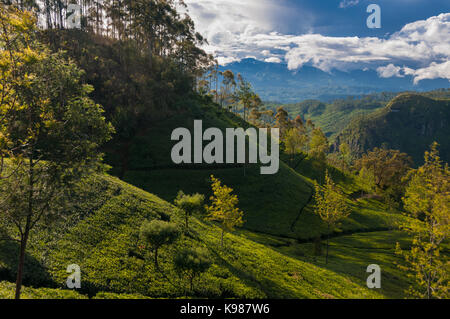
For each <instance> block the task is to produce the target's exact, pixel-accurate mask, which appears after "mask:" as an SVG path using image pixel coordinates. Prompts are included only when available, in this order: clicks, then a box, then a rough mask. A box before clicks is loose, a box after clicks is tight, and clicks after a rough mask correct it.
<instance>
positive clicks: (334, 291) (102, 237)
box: [2, 176, 383, 298]
mask: <svg viewBox="0 0 450 319" xmlns="http://www.w3.org/2000/svg"><path fill="white" fill-rule="evenodd" d="M93 193H95V196H92V194H93ZM74 196H75V197H74V202H77V203H79V205H75V206H74V207H73V208H72V209H73V214H74V215H76V216H77V218H76V219H72V220H71V221H70V222H68V224H65V225H61V227H58V228H57V229H56V230H53V231H52V232H51V234H50V233H47V232H46V231H44V230H41V231H40V232H39V233H38V234H35V236H34V237H33V238H32V243H31V245H30V256H29V258H36V260H37V261H38V262H39V263H40V265H41V267H42V271H44V272H46V273H47V274H48V275H49V276H50V278H51V280H52V284H51V285H50V286H51V287H54V288H58V287H64V285H65V282H66V278H67V276H68V274H67V273H66V268H67V266H68V265H70V264H74V263H76V264H78V265H79V266H80V267H81V269H82V290H81V291H80V293H82V294H83V295H87V296H95V295H97V297H108V296H109V297H120V296H117V295H114V294H139V295H141V296H148V297H158V298H161V297H171V298H175V297H183V296H184V295H185V281H184V280H182V279H180V277H179V276H178V274H177V273H176V272H175V271H174V269H173V263H172V259H173V257H174V254H175V253H176V251H177V250H179V249H181V248H182V247H198V246H200V247H206V248H207V249H208V250H209V253H210V255H211V258H212V260H213V262H214V265H213V267H211V269H210V270H209V271H208V272H207V273H206V274H205V275H204V276H203V277H202V278H201V279H200V281H198V282H197V285H196V287H197V290H196V292H195V296H196V297H209V298H217V297H225V298H232V297H237V298H266V297H269V298H324V297H327V298H382V297H383V295H382V294H381V293H379V292H377V291H372V290H368V289H367V288H365V287H364V285H362V284H361V283H360V282H357V281H353V280H352V279H351V277H350V276H349V275H346V274H339V273H337V272H335V271H333V270H328V269H325V268H324V267H321V266H318V265H313V264H311V263H308V262H305V261H301V260H299V259H296V258H294V257H291V256H288V255H285V254H282V253H281V252H279V251H276V250H275V249H273V248H271V247H268V246H265V245H263V244H259V243H257V242H255V241H252V240H250V239H249V238H248V237H247V236H245V235H243V234H239V233H236V234H227V235H226V236H225V242H226V247H225V248H224V249H221V248H219V246H220V244H219V243H220V238H219V237H220V236H219V234H220V231H219V228H218V227H216V226H215V225H213V224H211V223H207V222H203V221H202V219H201V217H200V216H195V217H194V218H193V219H192V222H191V225H192V230H191V232H190V234H188V235H184V236H183V237H182V238H181V239H180V240H179V241H178V242H177V243H176V244H175V245H174V246H172V247H167V248H163V249H161V253H160V267H161V270H162V271H161V272H160V271H157V270H156V269H155V268H154V266H153V263H152V261H151V260H147V261H146V260H144V258H143V254H144V252H143V251H142V250H140V248H139V246H140V245H141V243H140V242H139V240H138V230H139V226H140V225H141V223H142V222H143V221H144V220H152V219H164V220H168V219H170V220H171V221H172V222H175V223H177V224H179V225H180V227H181V225H182V224H183V216H182V214H181V212H180V211H178V210H177V209H175V208H174V207H173V206H171V205H170V204H168V203H167V202H165V201H163V200H161V199H159V198H158V197H156V196H154V195H152V194H149V193H146V192H144V191H142V190H140V189H137V188H135V187H133V186H130V185H128V184H126V183H124V182H121V181H120V180H118V179H116V178H112V177H109V176H94V177H92V178H91V179H90V181H89V183H88V184H87V185H86V186H85V188H84V190H83V191H81V190H80V192H79V193H77V194H75V195H74ZM75 199H76V200H75ZM49 238H51V239H52V240H48V239H49ZM14 257H15V256H14V255H10V256H3V257H2V258H10V259H11V260H13V259H14ZM12 266H13V265H12ZM13 269H14V268H12V269H9V270H10V271H11V272H14V271H13ZM29 270H30V269H28V268H26V272H28V273H29ZM30 275H31V276H33V274H30ZM34 286H35V287H39V284H38V283H36V284H35V285H34ZM9 289H12V288H11V287H10V288H9ZM49 293H50V292H49ZM105 293H113V295H108V294H105ZM42 294H44V292H42ZM38 297H39V296H38ZM74 297H75V296H74ZM130 297H132V296H130Z"/></svg>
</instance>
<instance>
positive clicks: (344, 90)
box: [220, 58, 450, 103]
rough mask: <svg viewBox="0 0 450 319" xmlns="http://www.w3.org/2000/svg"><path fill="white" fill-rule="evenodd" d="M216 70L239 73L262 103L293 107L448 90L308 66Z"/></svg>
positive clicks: (443, 84) (441, 84)
mask: <svg viewBox="0 0 450 319" xmlns="http://www.w3.org/2000/svg"><path fill="white" fill-rule="evenodd" d="M220 70H222V71H224V70H231V71H233V72H234V73H235V74H238V73H240V74H241V75H242V76H243V77H244V78H245V79H247V80H248V81H249V82H250V83H252V85H253V87H254V89H255V91H256V92H257V93H258V94H259V95H260V96H261V98H262V99H263V100H264V101H273V102H278V103H294V102H299V101H302V100H307V99H317V100H320V101H331V100H334V99H337V98H343V97H347V96H362V95H366V94H370V93H377V92H384V91H390V92H392V91H395V92H403V91H418V92H421V91H429V90H434V89H437V88H447V87H449V83H450V82H449V81H448V80H446V79H435V80H423V81H421V82H419V83H418V84H417V85H415V84H414V82H413V78H412V77H411V76H404V77H392V78H380V77H379V75H378V73H377V71H376V70H353V71H348V72H343V71H338V70H332V71H331V72H329V73H328V72H324V71H322V70H320V69H318V68H315V67H312V66H303V67H302V68H300V69H298V70H289V69H288V66H287V65H286V64H284V63H268V62H263V61H259V60H255V59H253V58H248V59H243V60H241V61H239V62H233V63H230V64H227V65H226V66H221V67H220Z"/></svg>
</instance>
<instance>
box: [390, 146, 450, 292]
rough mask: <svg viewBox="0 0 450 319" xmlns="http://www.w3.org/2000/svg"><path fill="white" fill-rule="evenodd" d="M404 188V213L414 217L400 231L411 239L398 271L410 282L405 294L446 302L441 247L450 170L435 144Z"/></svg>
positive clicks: (449, 209) (449, 220)
mask: <svg viewBox="0 0 450 319" xmlns="http://www.w3.org/2000/svg"><path fill="white" fill-rule="evenodd" d="M409 178H410V180H409V183H408V186H407V188H406V193H405V197H404V199H403V201H404V203H405V209H406V210H407V211H408V212H410V213H411V215H412V216H413V217H414V218H412V219H409V220H408V222H407V223H403V224H401V225H400V226H401V228H402V229H403V230H404V231H406V232H407V233H409V234H410V235H411V236H413V244H412V247H411V250H410V251H402V250H401V248H400V245H398V247H397V251H398V253H399V254H401V255H403V256H404V257H405V260H406V262H407V265H406V266H402V265H400V267H401V268H402V269H403V270H405V271H407V272H408V274H409V276H411V277H412V278H414V280H415V284H414V285H412V286H411V287H410V289H409V290H408V294H409V295H410V296H413V297H419V298H428V299H430V298H444V299H445V298H449V297H450V295H449V288H450V284H449V274H450V261H449V259H448V256H447V255H446V254H445V253H443V243H444V242H445V241H446V240H447V239H448V236H449V234H450V170H449V167H448V164H445V165H444V164H443V163H442V161H441V160H440V158H439V152H438V144H437V143H433V145H432V146H431V151H429V152H426V153H425V164H424V165H423V166H421V167H419V168H418V169H417V170H415V171H413V172H411V174H410V177H409Z"/></svg>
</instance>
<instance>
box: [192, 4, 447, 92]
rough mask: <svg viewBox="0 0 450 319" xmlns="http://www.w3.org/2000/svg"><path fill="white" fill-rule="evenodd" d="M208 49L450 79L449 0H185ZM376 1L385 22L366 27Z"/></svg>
mask: <svg viewBox="0 0 450 319" xmlns="http://www.w3.org/2000/svg"><path fill="white" fill-rule="evenodd" d="M185 3H186V4H187V5H188V14H189V15H190V16H191V17H192V19H193V20H194V22H195V24H196V28H197V30H198V31H199V32H200V33H201V34H202V35H203V36H205V37H206V38H207V39H208V42H209V44H208V45H205V47H204V49H205V50H206V51H208V52H209V53H213V54H214V55H215V56H216V58H217V59H218V61H219V63H220V64H221V65H226V64H228V63H231V62H234V61H240V60H241V59H244V58H255V59H258V60H261V61H266V62H268V63H285V64H286V65H287V67H288V68H289V69H290V70H296V69H298V68H301V67H302V66H304V65H311V66H314V67H317V68H319V69H321V70H323V71H325V72H331V71H332V70H341V71H351V70H355V69H360V70H367V69H373V70H376V71H377V72H378V75H379V76H380V77H382V78H389V77H404V76H406V75H411V76H412V77H413V78H414V81H415V83H418V82H420V81H421V80H424V79H435V78H446V79H449V81H450V58H449V57H450V1H449V0H185ZM370 4H377V5H379V6H380V8H381V28H379V29H370V28H368V27H367V23H366V21H367V18H368V17H369V15H370V14H371V13H367V7H368V6H369V5H370Z"/></svg>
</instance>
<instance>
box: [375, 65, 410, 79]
mask: <svg viewBox="0 0 450 319" xmlns="http://www.w3.org/2000/svg"><path fill="white" fill-rule="evenodd" d="M401 71H402V68H401V67H399V66H395V65H393V64H392V63H391V64H388V65H387V66H380V67H379V68H377V72H378V76H379V77H380V78H391V77H393V76H395V77H399V78H402V77H404V75H403V74H402V73H401Z"/></svg>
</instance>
